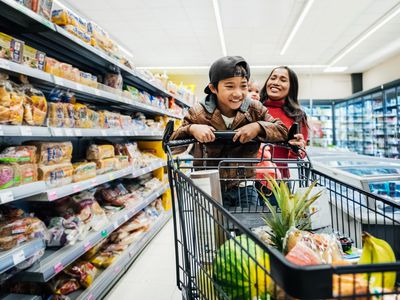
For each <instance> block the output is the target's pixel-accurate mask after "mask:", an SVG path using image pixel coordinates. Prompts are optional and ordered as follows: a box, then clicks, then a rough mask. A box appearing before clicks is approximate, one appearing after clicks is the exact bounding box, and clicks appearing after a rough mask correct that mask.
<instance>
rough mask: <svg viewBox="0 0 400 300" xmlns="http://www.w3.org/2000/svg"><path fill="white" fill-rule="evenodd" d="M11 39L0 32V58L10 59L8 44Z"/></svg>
mask: <svg viewBox="0 0 400 300" xmlns="http://www.w3.org/2000/svg"><path fill="white" fill-rule="evenodd" d="M11 40H12V37H11V36H9V35H7V34H5V33H2V32H0V58H4V59H11V52H10V43H11Z"/></svg>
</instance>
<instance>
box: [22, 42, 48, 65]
mask: <svg viewBox="0 0 400 300" xmlns="http://www.w3.org/2000/svg"><path fill="white" fill-rule="evenodd" d="M45 64H46V53H44V52H41V51H38V50H36V49H34V48H32V47H29V46H27V45H24V65H27V66H29V67H31V68H34V69H39V70H42V71H43V70H44V68H45Z"/></svg>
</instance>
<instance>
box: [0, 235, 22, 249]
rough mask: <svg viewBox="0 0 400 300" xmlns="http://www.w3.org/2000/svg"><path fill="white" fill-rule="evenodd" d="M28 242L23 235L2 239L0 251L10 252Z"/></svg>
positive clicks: (0, 239)
mask: <svg viewBox="0 0 400 300" xmlns="http://www.w3.org/2000/svg"><path fill="white" fill-rule="evenodd" d="M26 241H27V238H26V237H25V236H24V235H23V234H17V235H12V236H5V237H0V250H1V251H7V250H10V249H12V248H14V247H17V246H19V245H21V244H22V243H24V242H26Z"/></svg>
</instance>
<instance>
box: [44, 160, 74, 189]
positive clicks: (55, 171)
mask: <svg viewBox="0 0 400 300" xmlns="http://www.w3.org/2000/svg"><path fill="white" fill-rule="evenodd" d="M73 170H74V169H73V167H72V164H71V163H62V164H56V165H52V166H46V165H39V169H38V177H39V180H43V181H44V182H45V183H46V185H47V186H48V187H57V186H62V185H66V184H69V183H71V182H72V175H73Z"/></svg>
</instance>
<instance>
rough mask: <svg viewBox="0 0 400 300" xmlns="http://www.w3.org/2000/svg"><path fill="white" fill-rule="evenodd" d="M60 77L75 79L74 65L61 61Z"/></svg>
mask: <svg viewBox="0 0 400 300" xmlns="http://www.w3.org/2000/svg"><path fill="white" fill-rule="evenodd" d="M60 77H62V78H65V79H68V80H73V78H74V74H73V67H72V65H70V64H67V63H60Z"/></svg>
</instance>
